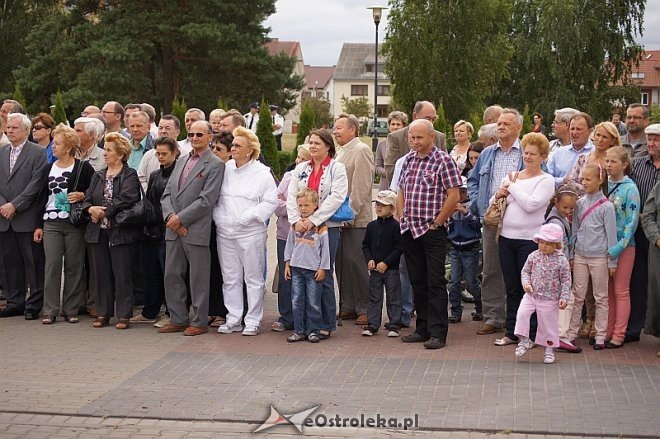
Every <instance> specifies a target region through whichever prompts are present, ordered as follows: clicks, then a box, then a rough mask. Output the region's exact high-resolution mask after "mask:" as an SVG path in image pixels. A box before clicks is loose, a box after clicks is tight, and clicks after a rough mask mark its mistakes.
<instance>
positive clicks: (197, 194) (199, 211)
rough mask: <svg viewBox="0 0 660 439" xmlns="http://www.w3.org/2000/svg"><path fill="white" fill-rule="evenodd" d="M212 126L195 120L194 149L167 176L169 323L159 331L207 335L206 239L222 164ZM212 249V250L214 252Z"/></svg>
mask: <svg viewBox="0 0 660 439" xmlns="http://www.w3.org/2000/svg"><path fill="white" fill-rule="evenodd" d="M212 136H213V131H212V127H211V124H210V123H208V122H206V121H198V122H195V123H194V124H192V126H191V127H190V131H189V132H188V138H189V139H190V140H191V143H192V147H193V150H192V151H191V152H190V154H189V155H188V156H187V157H181V158H180V159H179V160H178V161H177V164H176V167H175V168H174V171H173V172H172V176H171V177H170V179H169V181H168V183H167V187H166V188H165V192H164V193H163V197H162V199H161V205H162V208H163V218H164V219H165V223H166V227H167V230H166V232H165V248H166V256H165V297H166V298H167V307H168V309H169V311H170V318H171V323H170V324H169V325H167V326H164V327H162V328H160V329H159V330H158V332H160V333H173V332H183V334H184V335H189V336H193V335H200V334H204V333H206V332H208V311H209V272H210V270H211V252H210V250H209V237H210V235H211V221H212V218H213V215H212V213H213V207H214V206H215V203H216V201H217V200H218V193H219V192H220V186H221V185H222V178H223V176H224V172H225V164H224V162H222V160H220V159H219V158H217V157H216V156H215V155H214V154H213V153H212V152H211V150H210V149H209V142H210V141H211V138H212ZM213 251H215V249H214V250H213ZM187 273H189V279H190V280H189V281H190V296H191V302H192V311H193V318H192V320H190V319H189V317H188V314H189V313H188V306H187V303H186V296H187V291H188V288H187V285H186V274H187Z"/></svg>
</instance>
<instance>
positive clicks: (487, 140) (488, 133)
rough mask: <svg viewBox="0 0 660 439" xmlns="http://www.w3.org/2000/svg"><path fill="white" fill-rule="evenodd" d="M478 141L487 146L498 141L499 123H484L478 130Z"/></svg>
mask: <svg viewBox="0 0 660 439" xmlns="http://www.w3.org/2000/svg"><path fill="white" fill-rule="evenodd" d="M477 137H478V139H477V140H478V141H479V142H481V143H483V144H484V145H486V146H490V145H493V144H495V143H497V123H489V124H486V125H483V126H482V127H481V128H479V131H477Z"/></svg>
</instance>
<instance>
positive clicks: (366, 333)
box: [362, 328, 374, 337]
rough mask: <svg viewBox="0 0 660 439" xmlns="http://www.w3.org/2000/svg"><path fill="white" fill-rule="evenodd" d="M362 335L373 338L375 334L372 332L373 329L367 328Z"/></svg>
mask: <svg viewBox="0 0 660 439" xmlns="http://www.w3.org/2000/svg"><path fill="white" fill-rule="evenodd" d="M362 335H364V336H365V337H372V336H373V335H374V333H373V332H371V329H369V328H367V329H365V330H364V331H362Z"/></svg>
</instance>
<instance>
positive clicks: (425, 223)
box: [399, 148, 463, 238]
mask: <svg viewBox="0 0 660 439" xmlns="http://www.w3.org/2000/svg"><path fill="white" fill-rule="evenodd" d="M462 184H463V182H462V180H461V175H460V172H459V170H458V166H457V165H456V162H455V161H454V159H452V158H451V156H450V155H449V154H447V153H446V152H444V151H442V150H440V149H438V148H433V150H432V151H431V152H430V153H429V154H427V155H426V156H424V157H419V156H418V155H417V154H408V155H407V156H406V158H405V161H404V162H403V167H402V169H401V177H400V178H399V189H400V190H402V191H403V195H404V205H403V215H402V217H401V233H404V232H406V231H408V230H409V231H410V233H411V234H412V236H413V238H418V237H420V236H422V235H423V234H424V233H426V232H427V231H428V230H429V227H430V226H431V224H433V221H435V218H436V217H437V216H438V214H439V213H440V211H441V210H442V203H443V202H444V199H445V193H446V191H447V189H451V188H454V187H460V186H461V185H462Z"/></svg>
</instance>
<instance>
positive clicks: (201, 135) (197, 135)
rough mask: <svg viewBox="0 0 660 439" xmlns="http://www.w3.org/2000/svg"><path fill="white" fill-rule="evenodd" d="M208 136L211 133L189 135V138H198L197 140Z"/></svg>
mask: <svg viewBox="0 0 660 439" xmlns="http://www.w3.org/2000/svg"><path fill="white" fill-rule="evenodd" d="M208 134H209V133H188V137H189V138H191V139H192V138H193V137H197V138H199V139H201V138H202V137H204V136H208Z"/></svg>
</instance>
